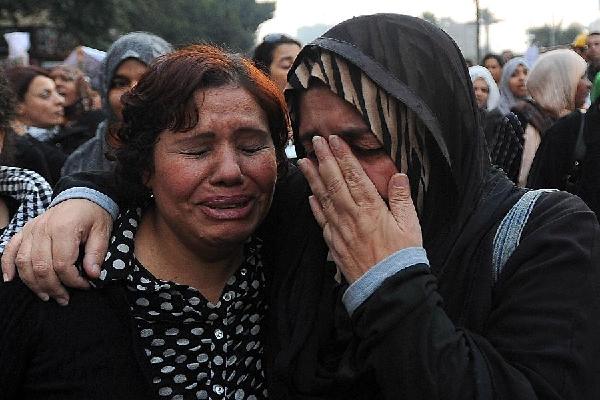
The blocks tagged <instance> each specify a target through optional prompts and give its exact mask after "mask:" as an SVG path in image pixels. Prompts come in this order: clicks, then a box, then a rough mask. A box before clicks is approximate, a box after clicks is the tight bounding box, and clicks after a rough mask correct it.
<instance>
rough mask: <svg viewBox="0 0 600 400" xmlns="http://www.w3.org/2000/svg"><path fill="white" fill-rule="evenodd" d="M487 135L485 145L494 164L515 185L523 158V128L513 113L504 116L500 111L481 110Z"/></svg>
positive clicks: (484, 130)
mask: <svg viewBox="0 0 600 400" xmlns="http://www.w3.org/2000/svg"><path fill="white" fill-rule="evenodd" d="M479 115H480V118H481V121H482V125H483V133H484V134H485V143H486V147H487V149H488V152H489V153H490V161H491V162H492V164H494V165H496V166H498V167H499V168H501V169H502V170H503V171H504V172H506V175H507V176H508V177H509V179H510V180H511V181H513V182H515V183H517V180H518V178H519V168H520V167H521V158H522V156H523V127H522V126H521V122H520V121H519V119H518V118H517V116H516V115H515V114H513V113H508V114H506V115H503V114H502V113H501V112H500V110H498V109H494V110H492V111H486V110H483V109H479Z"/></svg>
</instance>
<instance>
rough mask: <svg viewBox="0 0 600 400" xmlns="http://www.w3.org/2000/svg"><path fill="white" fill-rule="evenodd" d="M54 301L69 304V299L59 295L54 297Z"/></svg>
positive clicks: (62, 304)
mask: <svg viewBox="0 0 600 400" xmlns="http://www.w3.org/2000/svg"><path fill="white" fill-rule="evenodd" d="M56 302H57V303H58V304H60V305H61V306H66V305H68V304H69V299H65V298H64V297H59V298H57V299H56Z"/></svg>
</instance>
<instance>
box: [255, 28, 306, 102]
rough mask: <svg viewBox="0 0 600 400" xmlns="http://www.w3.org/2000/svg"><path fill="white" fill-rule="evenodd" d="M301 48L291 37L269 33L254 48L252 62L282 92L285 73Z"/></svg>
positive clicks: (284, 83) (285, 82)
mask: <svg viewBox="0 0 600 400" xmlns="http://www.w3.org/2000/svg"><path fill="white" fill-rule="evenodd" d="M301 47H302V44H301V43H300V42H299V41H298V40H296V39H294V38H292V37H289V36H287V35H284V34H281V33H271V34H268V35H265V37H264V38H263V40H262V42H261V43H260V44H259V45H258V46H256V48H255V49H254V53H253V55H252V60H253V61H254V63H255V64H256V66H257V67H258V68H260V69H261V70H262V71H263V72H264V73H266V74H267V75H269V76H270V77H271V79H273V81H274V82H275V84H276V85H277V87H278V88H279V89H280V90H281V92H283V89H285V86H286V84H287V73H288V71H289V70H290V67H291V66H292V64H293V63H294V60H295V59H296V56H297V55H298V53H299V52H300V48H301Z"/></svg>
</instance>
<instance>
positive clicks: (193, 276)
mask: <svg viewBox="0 0 600 400" xmlns="http://www.w3.org/2000/svg"><path fill="white" fill-rule="evenodd" d="M184 236H185V235H184V234H183V233H179V234H178V232H175V231H174V230H173V229H172V228H171V227H170V226H169V225H168V224H166V223H165V221H164V220H163V219H162V218H160V216H159V215H157V212H156V209H155V208H154V207H150V208H148V210H147V211H146V212H145V213H144V215H143V216H142V221H141V223H140V227H139V229H138V232H137V234H136V236H135V255H136V257H137V259H138V260H139V261H140V262H141V263H142V264H143V265H144V267H146V269H148V271H150V272H151V273H152V274H153V275H154V276H155V277H157V278H159V279H162V280H168V281H172V282H176V283H179V284H184V285H188V286H191V287H194V288H196V289H198V291H200V293H202V295H203V296H204V297H205V298H206V299H208V300H209V301H210V302H212V303H216V302H217V301H218V300H219V298H220V297H221V293H222V291H223V288H224V287H225V284H226V283H227V280H228V279H229V278H230V277H231V276H232V275H233V274H234V273H235V271H237V269H238V268H239V266H240V265H241V263H242V260H243V250H244V244H243V243H239V244H234V245H230V246H218V245H215V246H210V245H203V244H200V243H198V242H194V241H190V240H187V238H185V237H184Z"/></svg>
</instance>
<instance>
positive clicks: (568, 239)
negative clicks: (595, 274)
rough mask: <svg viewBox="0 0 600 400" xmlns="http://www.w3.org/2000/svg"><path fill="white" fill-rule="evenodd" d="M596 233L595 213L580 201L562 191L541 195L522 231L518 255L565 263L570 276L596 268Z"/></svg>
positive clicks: (597, 231)
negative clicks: (572, 273) (573, 273)
mask: <svg viewBox="0 0 600 400" xmlns="http://www.w3.org/2000/svg"><path fill="white" fill-rule="evenodd" d="M599 231H600V227H599V226H598V220H597V219H596V216H595V214H594V212H592V211H591V210H590V209H589V207H588V206H587V205H586V204H585V203H584V202H583V200H581V199H580V198H579V197H577V196H574V195H572V194H570V193H567V192H563V191H554V192H548V193H543V194H542V195H541V196H540V197H539V199H538V200H537V202H536V203H535V206H534V208H533V210H532V212H531V215H530V217H529V219H528V221H527V224H526V225H525V227H524V228H523V234H522V240H521V243H520V244H519V246H518V248H517V252H519V253H521V254H524V255H526V256H527V257H532V258H537V259H541V258H546V259H552V262H553V263H554V262H558V263H568V264H569V269H570V270H571V271H573V272H574V271H576V270H585V269H587V268H589V267H593V268H596V267H595V265H596V264H598V265H600V258H599V256H600V255H599V254H597V253H598V248H600V246H599V241H600V235H599ZM561 260H562V261H561Z"/></svg>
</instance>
